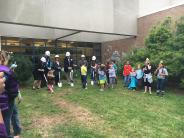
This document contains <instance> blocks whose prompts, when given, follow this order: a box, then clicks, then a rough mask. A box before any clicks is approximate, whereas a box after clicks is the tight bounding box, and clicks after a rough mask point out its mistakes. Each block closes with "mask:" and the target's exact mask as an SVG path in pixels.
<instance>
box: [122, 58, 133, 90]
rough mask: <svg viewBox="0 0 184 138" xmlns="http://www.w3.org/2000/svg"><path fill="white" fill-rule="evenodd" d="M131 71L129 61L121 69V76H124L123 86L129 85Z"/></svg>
mask: <svg viewBox="0 0 184 138" xmlns="http://www.w3.org/2000/svg"><path fill="white" fill-rule="evenodd" d="M131 70H132V67H131V65H130V63H129V61H127V62H126V64H125V65H124V67H123V76H124V86H125V87H128V86H129V83H130V72H131Z"/></svg>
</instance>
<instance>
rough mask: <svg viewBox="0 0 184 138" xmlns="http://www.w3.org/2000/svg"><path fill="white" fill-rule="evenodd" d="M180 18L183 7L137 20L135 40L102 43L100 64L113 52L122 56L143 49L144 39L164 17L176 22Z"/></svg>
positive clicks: (183, 14)
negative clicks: (134, 49)
mask: <svg viewBox="0 0 184 138" xmlns="http://www.w3.org/2000/svg"><path fill="white" fill-rule="evenodd" d="M181 16H184V5H180V6H177V7H173V8H170V9H167V10H164V11H159V12H156V13H153V14H150V15H147V16H143V17H140V18H138V23H137V28H138V32H137V37H136V38H127V39H122V40H117V41H111V42H105V43H102V49H101V52H102V54H101V55H102V62H106V61H107V60H109V59H110V58H111V55H112V53H113V52H114V51H118V52H119V54H120V56H122V55H123V54H124V53H126V52H128V51H131V50H132V49H133V48H141V47H144V46H145V45H144V40H145V37H146V36H147V35H148V33H149V31H150V29H151V28H152V27H153V26H154V25H156V24H158V23H159V22H161V21H163V20H164V19H165V18H166V17H172V19H174V20H177V19H178V18H180V17H181Z"/></svg>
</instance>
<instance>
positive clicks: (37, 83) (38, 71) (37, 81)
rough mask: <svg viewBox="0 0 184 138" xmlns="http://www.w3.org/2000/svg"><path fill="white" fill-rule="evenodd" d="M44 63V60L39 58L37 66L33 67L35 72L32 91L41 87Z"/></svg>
mask: <svg viewBox="0 0 184 138" xmlns="http://www.w3.org/2000/svg"><path fill="white" fill-rule="evenodd" d="M45 63H46V58H45V57H41V58H40V60H39V61H38V63H37V65H36V66H35V70H34V74H33V76H34V82H33V90H35V89H39V88H40V87H41V82H42V80H43V79H44V71H45Z"/></svg>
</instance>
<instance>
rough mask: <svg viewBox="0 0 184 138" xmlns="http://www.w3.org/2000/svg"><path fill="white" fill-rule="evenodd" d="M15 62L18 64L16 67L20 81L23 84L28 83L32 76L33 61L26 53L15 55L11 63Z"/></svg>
mask: <svg viewBox="0 0 184 138" xmlns="http://www.w3.org/2000/svg"><path fill="white" fill-rule="evenodd" d="M14 62H16V63H17V65H18V66H17V68H16V69H15V74H16V76H17V79H18V81H19V82H20V84H21V85H25V84H27V82H28V81H29V80H30V78H31V77H32V62H31V60H30V58H29V57H27V56H25V55H13V57H12V58H11V61H10V64H11V63H14Z"/></svg>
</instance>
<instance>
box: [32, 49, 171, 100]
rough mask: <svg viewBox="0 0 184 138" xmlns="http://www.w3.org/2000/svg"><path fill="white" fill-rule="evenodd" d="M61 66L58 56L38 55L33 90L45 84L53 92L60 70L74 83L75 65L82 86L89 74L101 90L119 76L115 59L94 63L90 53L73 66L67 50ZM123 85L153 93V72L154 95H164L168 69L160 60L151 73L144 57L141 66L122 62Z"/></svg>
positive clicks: (59, 85) (114, 83)
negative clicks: (154, 77) (135, 66)
mask: <svg viewBox="0 0 184 138" xmlns="http://www.w3.org/2000/svg"><path fill="white" fill-rule="evenodd" d="M63 64H64V65H63V67H62V66H61V62H60V57H59V55H55V60H54V61H53V62H52V61H51V59H50V52H49V51H46V52H45V55H44V56H43V57H41V59H40V61H39V63H38V64H37V65H36V66H35V68H34V70H33V76H34V80H35V81H34V83H33V89H39V88H40V87H41V84H45V85H47V87H48V90H49V92H50V93H53V92H54V89H53V88H54V84H55V85H56V86H58V87H62V81H61V72H62V71H63V72H64V74H65V76H66V78H67V82H68V84H70V85H71V86H72V87H73V86H74V80H73V74H74V66H78V68H79V69H80V75H81V84H82V88H84V89H87V84H88V83H87V78H88V74H90V80H91V85H98V86H99V87H100V91H104V89H105V88H107V87H108V88H110V87H111V88H114V86H115V85H116V83H117V78H118V67H117V65H116V63H115V61H109V62H107V63H106V64H101V63H97V61H96V57H95V56H92V59H91V61H90V63H89V62H87V60H86V59H85V55H81V60H80V61H79V63H78V65H74V62H73V59H72V58H71V55H70V52H66V56H65V58H64V61H63ZM122 70H123V79H124V86H125V87H128V89H131V90H136V89H141V88H142V86H143V85H144V88H145V91H144V92H145V93H147V92H149V94H152V83H153V74H155V75H156V76H157V94H158V95H161V96H163V95H164V86H165V82H166V79H167V76H168V71H167V69H166V67H165V66H164V63H163V61H160V63H159V65H158V68H157V69H156V71H155V72H154V73H152V66H151V64H150V60H149V59H148V58H147V59H146V60H145V63H144V66H143V67H141V65H140V64H138V65H137V68H136V69H135V68H133V67H132V66H131V65H130V64H129V61H127V62H126V63H125V65H124V66H123V68H122Z"/></svg>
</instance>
